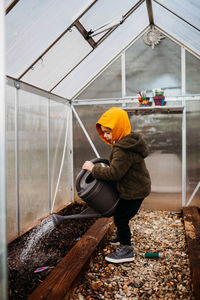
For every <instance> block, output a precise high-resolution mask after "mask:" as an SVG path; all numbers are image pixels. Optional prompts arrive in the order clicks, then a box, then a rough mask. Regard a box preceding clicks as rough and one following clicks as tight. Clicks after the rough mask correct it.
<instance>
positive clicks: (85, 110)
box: [73, 105, 111, 198]
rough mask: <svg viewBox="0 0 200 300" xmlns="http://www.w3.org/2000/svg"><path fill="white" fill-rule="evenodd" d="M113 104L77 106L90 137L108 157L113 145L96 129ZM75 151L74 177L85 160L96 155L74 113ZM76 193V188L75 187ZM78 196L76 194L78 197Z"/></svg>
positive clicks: (103, 155)
mask: <svg viewBox="0 0 200 300" xmlns="http://www.w3.org/2000/svg"><path fill="white" fill-rule="evenodd" d="M110 107H111V106H108V105H99V106H98V105H90V106H82V107H78V106H77V107H75V109H76V111H77V113H78V115H79V117H80V119H81V121H82V122H83V124H84V126H85V128H86V130H87V132H88V134H89V136H90V138H91V139H92V141H93V143H94V145H95V147H96V148H97V151H98V152H99V154H100V156H101V157H105V158H108V157H109V153H110V150H111V147H110V146H109V145H107V144H106V143H104V142H103V141H102V140H101V139H100V138H99V135H98V133H97V131H96V127H95V124H96V121H97V120H98V119H99V117H100V116H101V114H103V113H104V112H105V111H106V110H107V109H109V108H110ZM73 151H74V156H73V157H74V179H75V178H76V176H77V174H78V172H80V170H81V167H82V165H83V162H84V161H85V160H90V159H93V158H95V157H96V155H95V153H94V151H93V149H92V147H91V146H90V144H89V142H88V140H87V138H86V136H85V134H84V132H83V130H82V128H81V127H80V125H79V123H78V121H77V119H76V118H75V117H74V115H73ZM75 195H76V189H75ZM76 197H77V196H75V198H76Z"/></svg>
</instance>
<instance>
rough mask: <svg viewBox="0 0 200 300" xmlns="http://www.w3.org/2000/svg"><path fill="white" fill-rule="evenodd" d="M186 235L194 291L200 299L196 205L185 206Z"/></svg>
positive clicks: (199, 226)
mask: <svg viewBox="0 0 200 300" xmlns="http://www.w3.org/2000/svg"><path fill="white" fill-rule="evenodd" d="M183 219H184V225H185V235H186V241H187V246H188V253H189V261H190V268H191V274H192V281H193V292H194V297H195V299H196V300H199V299H200V214H199V209H198V207H196V206H189V207H184V208H183Z"/></svg>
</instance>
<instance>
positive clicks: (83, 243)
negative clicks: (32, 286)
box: [28, 218, 113, 300]
mask: <svg viewBox="0 0 200 300" xmlns="http://www.w3.org/2000/svg"><path fill="white" fill-rule="evenodd" d="M112 228H113V221H112V218H101V219H98V220H97V221H96V222H95V223H94V224H93V225H92V226H91V227H90V228H89V230H88V231H87V232H86V233H85V234H84V235H83V236H82V238H81V239H80V240H79V241H78V242H77V243H76V245H75V246H74V247H73V248H72V249H71V250H70V251H69V252H68V254H67V255H66V256H65V257H64V258H63V259H62V260H61V261H60V263H59V264H58V265H57V266H56V268H55V269H54V270H53V271H52V272H51V273H50V274H49V276H48V277H47V278H46V279H45V280H44V281H43V282H42V283H41V284H40V285H39V287H38V288H37V289H36V290H35V291H34V292H33V293H32V294H31V295H30V296H29V297H28V300H36V299H37V300H39V299H43V300H44V299H45V300H55V299H56V300H61V299H64V298H65V299H67V298H68V297H67V296H68V295H69V294H70V292H71V290H72V286H74V284H75V282H76V280H77V279H78V278H80V274H81V272H82V271H83V270H84V269H85V268H86V266H87V264H88V263H89V261H90V258H91V257H92V255H93V254H94V253H95V250H96V249H97V246H98V245H99V244H100V242H101V241H102V240H103V239H104V238H106V237H108V236H109V235H110V234H111V232H112Z"/></svg>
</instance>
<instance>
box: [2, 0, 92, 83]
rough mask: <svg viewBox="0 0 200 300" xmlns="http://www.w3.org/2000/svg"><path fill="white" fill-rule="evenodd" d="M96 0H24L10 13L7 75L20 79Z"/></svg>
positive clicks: (8, 20)
mask: <svg viewBox="0 0 200 300" xmlns="http://www.w3.org/2000/svg"><path fill="white" fill-rule="evenodd" d="M93 2H95V1H92V0H90V1H89V0H76V1H72V0H67V1H60V0H42V1H41V0H34V1H27V0H20V1H19V2H18V3H17V4H16V5H15V6H14V7H13V9H12V10H11V11H10V12H9V13H8V14H7V15H6V18H5V29H6V34H5V36H6V74H7V75H9V76H12V77H14V78H19V77H20V76H21V75H22V74H23V73H24V72H25V71H26V69H28V68H29V67H30V66H31V65H32V64H33V63H34V62H35V60H37V59H38V58H39V57H40V56H41V55H42V54H43V53H44V52H45V51H46V50H47V49H48V47H50V46H51V44H52V43H54V42H55V40H56V39H58V37H59V36H60V35H61V34H62V33H63V32H64V31H65V30H67V28H68V27H69V26H70V25H71V24H72V23H73V22H74V21H75V20H76V19H77V18H78V17H80V15H81V14H82V13H83V12H84V11H85V10H86V9H87V8H88V7H89V6H90V5H91V3H93Z"/></svg>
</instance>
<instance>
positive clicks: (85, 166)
mask: <svg viewBox="0 0 200 300" xmlns="http://www.w3.org/2000/svg"><path fill="white" fill-rule="evenodd" d="M93 167H94V164H93V163H92V162H91V161H89V160H86V161H85V162H84V164H83V166H82V169H83V170H87V171H89V172H92V169H93Z"/></svg>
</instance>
